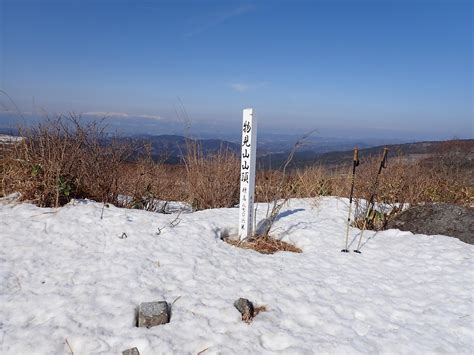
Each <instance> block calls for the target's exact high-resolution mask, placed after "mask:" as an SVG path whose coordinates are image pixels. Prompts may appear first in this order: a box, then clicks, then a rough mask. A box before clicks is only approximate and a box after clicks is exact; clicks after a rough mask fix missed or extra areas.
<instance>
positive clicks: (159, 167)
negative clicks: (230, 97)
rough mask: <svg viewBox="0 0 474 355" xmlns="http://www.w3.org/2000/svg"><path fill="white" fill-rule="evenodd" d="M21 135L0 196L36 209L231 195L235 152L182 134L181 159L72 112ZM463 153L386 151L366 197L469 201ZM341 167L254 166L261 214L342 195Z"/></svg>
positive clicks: (235, 186)
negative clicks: (169, 161) (206, 146)
mask: <svg viewBox="0 0 474 355" xmlns="http://www.w3.org/2000/svg"><path fill="white" fill-rule="evenodd" d="M22 135H23V137H24V139H23V140H20V141H17V142H14V143H8V144H3V145H1V146H0V179H1V181H0V182H1V194H2V195H8V194H10V193H12V192H20V193H21V195H22V199H23V200H30V201H32V202H33V203H36V204H37V205H39V206H45V207H46V206H48V207H50V206H61V205H63V204H65V203H67V202H68V201H69V200H70V199H71V198H90V199H93V200H96V201H103V202H108V203H113V204H118V205H123V206H125V207H134V208H143V209H149V210H155V209H154V208H155V207H154V206H156V204H155V202H156V201H158V200H168V201H169V200H174V201H188V202H189V203H190V204H192V206H193V207H194V209H196V210H200V209H207V208H219V207H233V206H235V205H236V204H238V202H239V171H240V168H239V167H240V164H239V163H240V161H239V157H238V156H237V155H236V154H234V153H233V152H231V151H230V150H228V149H225V148H221V149H220V150H219V151H218V152H216V153H214V154H209V155H206V154H204V153H203V151H202V149H201V147H200V146H199V144H198V143H196V142H195V141H192V140H189V141H188V147H187V149H186V152H185V154H184V157H183V164H182V165H175V166H170V165H165V164H163V163H162V162H160V161H158V162H157V161H154V160H153V159H151V151H150V148H149V147H148V148H147V147H146V145H144V144H143V143H140V144H138V143H136V142H132V141H126V140H117V139H114V138H113V137H110V136H109V135H107V134H106V133H105V125H104V124H103V122H101V121H99V122H89V123H84V122H82V121H81V119H80V117H78V116H76V115H74V114H71V115H68V116H62V115H61V116H57V117H55V118H52V119H47V120H46V121H45V122H44V123H42V124H39V125H38V126H36V127H32V128H29V129H24V130H23V131H22ZM472 155H473V148H472V142H462V141H460V142H457V141H449V142H446V143H444V144H442V145H440V146H439V148H438V149H437V150H436V151H434V152H433V153H432V155H431V157H429V158H425V159H423V160H410V159H406V157H403V156H399V157H389V160H388V166H387V169H385V170H383V171H382V175H381V176H380V181H379V187H378V190H377V194H376V202H378V203H385V204H391V205H392V206H393V207H395V206H400V205H402V206H403V205H407V204H409V205H416V204H419V203H422V202H445V203H454V204H461V205H471V204H474V178H473V176H474V166H473V165H474V163H473V161H474V160H473V157H472ZM378 164H379V158H378V157H373V158H364V156H363V155H362V156H361V165H360V166H359V167H358V168H357V173H356V184H355V190H354V193H355V198H356V207H359V212H360V209H361V208H362V207H363V206H362V205H361V204H358V201H360V200H361V199H368V198H369V197H370V195H371V191H372V186H373V180H374V178H375V173H376V171H377V167H378ZM349 172H350V167H349V165H341V166H339V167H336V168H331V169H329V168H326V167H323V166H309V167H306V168H299V169H291V170H290V169H289V166H288V169H286V168H285V169H280V170H258V171H257V178H256V201H257V202H268V203H270V204H271V205H274V207H275V206H276V208H271V211H268V212H269V213H267V215H268V216H270V217H271V216H272V215H274V214H275V213H273V212H275V211H276V212H277V213H276V214H278V213H279V208H280V207H281V204H280V203H278V204H277V205H275V204H274V203H275V201H286V200H288V199H289V198H295V197H297V198H301V197H312V198H317V197H319V196H328V195H331V196H348V195H349V190H350V178H349V176H350V174H349ZM119 195H125V196H128V199H127V200H125V201H124V200H123V199H120V198H119ZM270 219H271V218H270ZM384 223H385V222H383V223H382V225H383V224H384ZM267 234H268V233H267ZM262 243H264V244H265V240H264V241H263V242H262ZM270 249H271V248H270Z"/></svg>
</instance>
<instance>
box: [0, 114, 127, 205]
mask: <svg viewBox="0 0 474 355" xmlns="http://www.w3.org/2000/svg"><path fill="white" fill-rule="evenodd" d="M21 135H22V136H23V137H24V139H23V140H21V141H20V142H19V143H17V144H15V145H14V147H13V148H11V149H9V150H8V151H6V152H4V153H5V154H4V155H3V158H2V160H1V172H2V175H3V176H2V191H3V193H4V194H7V193H10V192H13V191H19V192H21V194H22V198H23V199H25V200H30V201H32V202H34V203H36V204H38V205H39V206H55V207H57V206H60V205H63V204H64V203H67V202H68V201H69V200H70V199H71V198H73V197H87V198H91V199H95V200H98V201H104V202H115V201H116V198H117V194H118V189H117V188H118V181H117V176H118V172H119V170H120V168H121V166H122V164H123V163H124V162H125V161H126V160H127V159H129V158H130V157H131V156H132V154H133V153H134V147H133V146H132V144H131V143H124V142H123V141H118V140H115V139H113V138H112V139H111V138H109V137H107V135H106V133H105V125H104V124H103V122H102V121H99V122H97V121H96V122H88V123H84V122H82V121H81V118H80V117H79V116H77V115H75V114H73V113H71V114H69V115H67V116H64V115H58V116H56V117H54V118H46V119H45V121H44V122H43V123H40V124H38V125H37V126H36V127H29V128H23V129H21ZM105 142H107V144H105Z"/></svg>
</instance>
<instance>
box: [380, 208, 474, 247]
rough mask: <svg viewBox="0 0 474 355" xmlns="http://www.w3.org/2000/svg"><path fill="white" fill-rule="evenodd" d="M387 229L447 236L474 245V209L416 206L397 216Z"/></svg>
mask: <svg viewBox="0 0 474 355" xmlns="http://www.w3.org/2000/svg"><path fill="white" fill-rule="evenodd" d="M387 228H396V229H400V230H403V231H410V232H413V233H418V234H428V235H435V234H441V235H447V236H450V237H456V238H459V239H460V240H462V241H463V242H465V243H469V244H474V209H472V208H471V209H469V208H465V207H461V206H456V205H449V204H445V203H439V204H427V205H423V206H415V207H411V208H409V209H407V210H406V211H404V212H402V213H400V214H399V215H398V216H396V217H395V218H394V219H393V220H391V221H390V222H389V223H388V224H387Z"/></svg>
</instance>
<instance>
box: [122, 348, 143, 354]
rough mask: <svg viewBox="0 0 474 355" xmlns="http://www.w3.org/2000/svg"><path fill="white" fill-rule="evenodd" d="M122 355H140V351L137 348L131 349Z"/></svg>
mask: <svg viewBox="0 0 474 355" xmlns="http://www.w3.org/2000/svg"><path fill="white" fill-rule="evenodd" d="M122 355H140V352H139V351H138V349H137V348H131V349H127V350H124V351H122Z"/></svg>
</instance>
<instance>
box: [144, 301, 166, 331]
mask: <svg viewBox="0 0 474 355" xmlns="http://www.w3.org/2000/svg"><path fill="white" fill-rule="evenodd" d="M169 321H170V314H169V306H168V303H167V302H165V301H161V302H144V303H142V304H140V307H139V308H138V326H139V327H147V328H151V327H154V326H155V325H160V324H166V323H169Z"/></svg>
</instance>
